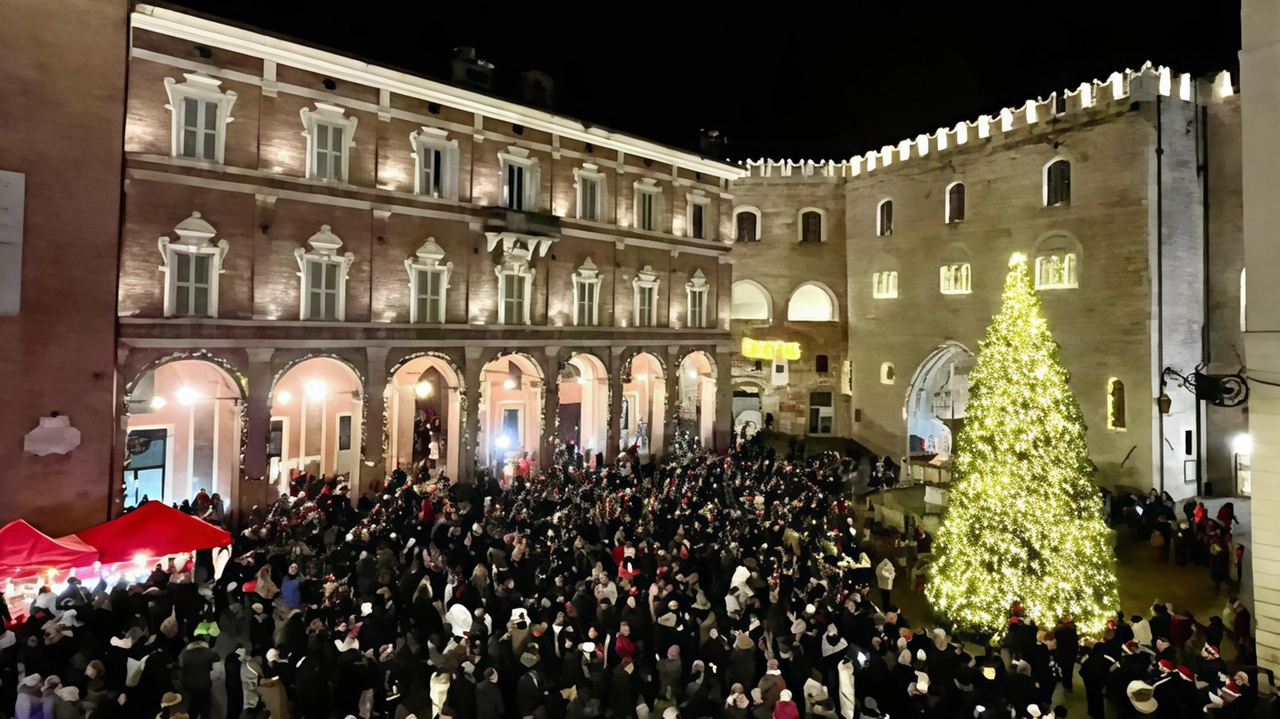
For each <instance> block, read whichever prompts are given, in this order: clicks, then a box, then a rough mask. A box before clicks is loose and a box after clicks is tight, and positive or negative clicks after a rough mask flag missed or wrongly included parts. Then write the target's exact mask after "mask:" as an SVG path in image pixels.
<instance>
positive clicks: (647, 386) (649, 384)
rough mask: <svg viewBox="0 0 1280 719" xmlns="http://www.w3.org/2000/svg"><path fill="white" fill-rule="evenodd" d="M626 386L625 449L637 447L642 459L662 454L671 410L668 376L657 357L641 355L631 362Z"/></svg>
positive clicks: (622, 424) (623, 418)
mask: <svg viewBox="0 0 1280 719" xmlns="http://www.w3.org/2000/svg"><path fill="white" fill-rule="evenodd" d="M627 369H628V371H627V372H624V373H623V382H622V418H621V420H622V421H621V423H620V425H619V426H620V427H621V428H622V432H621V434H622V438H621V440H620V444H621V446H620V447H619V449H623V450H625V449H627V448H629V447H631V446H633V445H634V446H635V447H636V449H637V450H638V451H639V452H640V456H641V458H642V459H647V458H648V457H649V455H650V454H652V453H655V452H657V453H661V451H662V448H663V446H664V445H663V440H664V439H665V436H664V435H665V431H664V430H665V428H664V427H663V423H664V422H666V406H667V385H666V372H664V371H663V368H662V363H661V362H660V361H658V358H657V357H654V356H653V355H651V354H649V353H648V352H641V353H639V354H637V355H635V356H634V357H632V358H631V362H630V363H629V367H628V368H627Z"/></svg>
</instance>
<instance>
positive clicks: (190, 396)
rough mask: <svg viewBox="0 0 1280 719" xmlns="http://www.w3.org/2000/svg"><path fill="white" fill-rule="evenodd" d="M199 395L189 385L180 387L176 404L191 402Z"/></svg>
mask: <svg viewBox="0 0 1280 719" xmlns="http://www.w3.org/2000/svg"><path fill="white" fill-rule="evenodd" d="M199 396H200V395H199V394H197V393H196V391H195V390H194V389H191V388H190V387H181V388H179V389H178V392H177V398H178V404H191V403H192V402H195V401H196V398H197V397H199Z"/></svg>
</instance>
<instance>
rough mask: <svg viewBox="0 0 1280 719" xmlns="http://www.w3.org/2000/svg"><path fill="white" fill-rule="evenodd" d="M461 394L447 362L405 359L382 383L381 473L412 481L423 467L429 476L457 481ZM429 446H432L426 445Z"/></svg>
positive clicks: (429, 356)
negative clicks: (384, 455) (397, 474)
mask: <svg viewBox="0 0 1280 719" xmlns="http://www.w3.org/2000/svg"><path fill="white" fill-rule="evenodd" d="M465 394H466V393H465V392H464V391H463V388H462V383H461V381H460V379H459V377H458V372H457V370H456V369H455V368H454V367H453V365H452V364H451V363H450V362H449V360H448V359H447V358H444V357H440V356H437V355H433V354H422V355H417V356H413V357H409V358H406V359H405V360H404V361H403V362H401V363H400V364H399V365H397V366H396V368H395V369H394V370H392V372H391V380H390V381H389V382H387V390H386V395H385V397H386V408H387V410H386V411H387V472H388V474H389V473H390V472H392V471H393V470H395V469H397V468H400V469H404V470H405V471H406V472H408V473H409V474H410V476H413V475H414V474H415V473H416V472H418V471H420V470H421V468H422V467H423V465H424V463H425V464H426V466H427V467H428V468H429V469H431V470H432V471H431V473H432V476H436V475H439V474H443V475H444V476H446V477H449V478H450V479H452V480H454V481H457V479H458V477H459V474H458V468H459V461H460V459H461V452H460V450H459V440H460V438H461V437H462V417H463V415H464V414H465V411H464V406H465V405H464V404H463V402H464V397H465ZM432 445H434V447H433V446H432Z"/></svg>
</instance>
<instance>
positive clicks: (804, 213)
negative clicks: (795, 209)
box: [798, 207, 827, 242]
mask: <svg viewBox="0 0 1280 719" xmlns="http://www.w3.org/2000/svg"><path fill="white" fill-rule="evenodd" d="M823 215H824V213H823V212H822V210H819V209H817V208H814V207H808V208H805V209H803V210H800V221H799V223H798V224H799V226H800V241H801V242H826V241H827V223H826V222H825V219H826V218H825V217H824V216H823Z"/></svg>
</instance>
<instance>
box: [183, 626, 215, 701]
mask: <svg viewBox="0 0 1280 719" xmlns="http://www.w3.org/2000/svg"><path fill="white" fill-rule="evenodd" d="M204 636H208V635H207V634H197V635H196V639H195V641H192V642H191V643H190V644H188V645H187V648H186V649H184V650H182V653H181V654H179V655H178V666H180V667H181V668H182V686H183V697H184V698H185V699H186V704H187V709H188V713H189V714H190V715H191V719H212V716H211V712H212V701H213V696H212V692H213V679H212V674H213V666H214V665H215V664H217V663H218V662H219V661H220V660H221V657H219V656H218V653H217V652H215V651H213V650H212V649H210V648H209V644H208V643H207V642H205V641H204V640H203V639H202V638H201V637H204Z"/></svg>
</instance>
